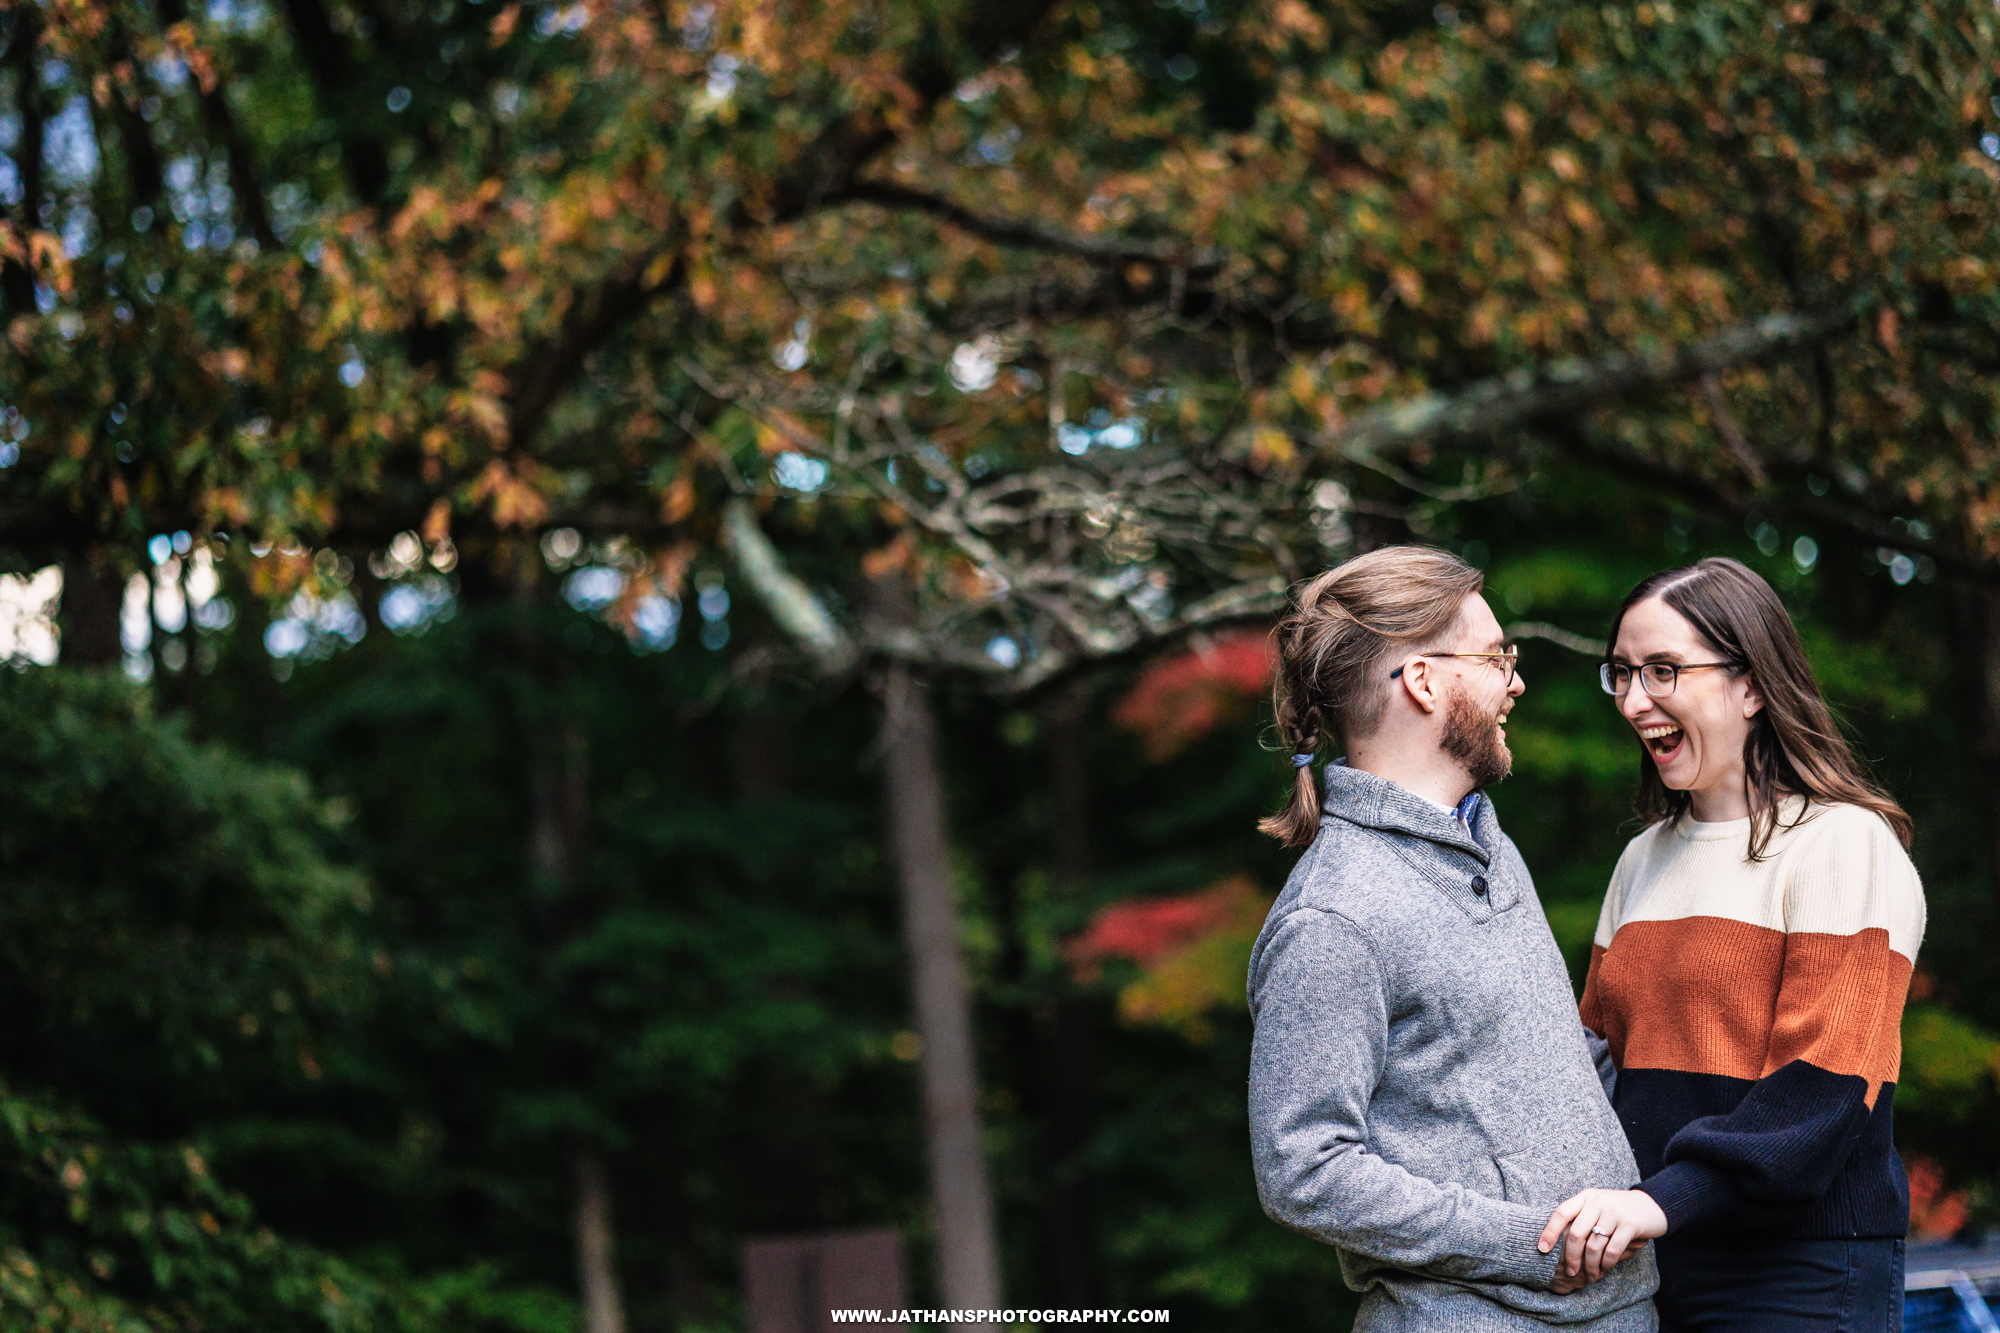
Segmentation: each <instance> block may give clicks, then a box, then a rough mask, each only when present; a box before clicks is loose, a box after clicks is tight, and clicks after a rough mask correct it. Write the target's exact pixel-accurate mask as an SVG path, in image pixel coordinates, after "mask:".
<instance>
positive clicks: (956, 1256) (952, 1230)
mask: <svg viewBox="0 0 2000 1333" xmlns="http://www.w3.org/2000/svg"><path fill="white" fill-rule="evenodd" d="M883 714H884V716H883V753H884V766H883V780H884V784H885V786H886V793H885V794H886V796H887V798H888V807H889V832H890V841H891V843H892V850H893V854H894V858H895V864H896V873H897V878H898V879H899V880H900V881H901V886H902V893H903V932H904V937H905V939H906V941H907V944H908V948H909V954H910V977H911V986H910V989H911V991H912V992H913V993H914V998H915V1001H916V1011H917V1035H918V1036H919V1037H920V1038H921V1039H922V1041H923V1053H922V1056H921V1058H920V1068H921V1070H922V1074H923V1082H924V1131H925V1133H924V1138H925V1147H926V1149H927V1150H928V1155H929V1158H930V1171H931V1199H932V1205H933V1207H934V1209H935V1211H936V1214H937V1230H938V1270H939V1276H940V1278H941V1280H942V1283H943V1288H944V1303H945V1304H946V1305H947V1306H951V1307H954V1308H959V1309H985V1310H991V1309H997V1308H999V1306H1000V1254H999V1247H998V1244H997V1241H996V1238H995V1234H994V1225H993V1200H992V1195H991V1193H990V1192H989V1190H988V1188H987V1183H986V1159H985V1155H984V1151H983V1148H982V1145H981V1142H980V1126H979V1101H978V1091H979V1082H978V1075H977V1072H976V1070H975V1067H974V1060H973V1049H972V997H971V994H970V990H969V988H968V986H967V982H966V973H965V962H964V960H963V958H961V957H960V955H959V949H958V910H957V904H956V902H955V901H954V899H953V895H952V885H951V857H950V850H951V842H950V836H949V834H948V832H947V830H946V827H945V816H944V790H943V783H942V781H941V780H940V778H939V775H938V763H937V723H936V720H935V718H934V717H933V716H932V713H931V702H930V696H929V692H928V691H927V690H926V689H925V687H924V686H923V684H922V683H921V682H919V681H918V680H917V679H916V677H915V676H914V675H912V674H911V672H910V669H909V667H908V666H906V665H905V664H903V663H901V662H895V663H892V664H891V665H890V666H889V668H888V672H887V679H886V682H885V686H884V690H883Z"/></svg>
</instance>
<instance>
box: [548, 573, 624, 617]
mask: <svg viewBox="0 0 2000 1333" xmlns="http://www.w3.org/2000/svg"><path fill="white" fill-rule="evenodd" d="M624 591H625V575H624V573H623V572H622V571H620V570H616V569H613V568H611V567H610V566H609V565H586V566H585V567H584V568H582V569H579V570H577V571H576V572H575V573H574V574H571V575H570V576H569V577H568V578H567V579H565V580H563V599H564V600H565V601H567V602H568V603H569V604H570V605H571V606H573V607H575V608H576V609H577V610H579V611H602V610H603V609H604V608H605V607H607V606H609V605H611V604H612V603H613V602H615V601H617V600H618V595H619V594H620V593H622V592H624Z"/></svg>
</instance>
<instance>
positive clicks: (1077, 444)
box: [1056, 408, 1146, 457]
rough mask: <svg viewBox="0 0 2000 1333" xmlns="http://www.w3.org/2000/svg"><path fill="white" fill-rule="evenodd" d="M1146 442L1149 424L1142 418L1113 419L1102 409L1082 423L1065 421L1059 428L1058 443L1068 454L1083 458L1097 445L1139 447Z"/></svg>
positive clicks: (1116, 447) (1124, 447)
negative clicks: (1147, 425)
mask: <svg viewBox="0 0 2000 1333" xmlns="http://www.w3.org/2000/svg"><path fill="white" fill-rule="evenodd" d="M1145 442H1146V423H1145V421H1144V420H1143V419H1142V418H1140V417H1119V418H1117V419H1115V420H1114V419H1113V418H1112V417H1111V415H1110V413H1108V412H1105V411H1103V410H1102V409H1101V408H1100V409H1099V410H1097V411H1095V412H1092V413H1091V414H1090V419H1089V420H1088V421H1087V422H1085V423H1084V424H1082V425H1078V424H1077V423H1075V422H1070V421H1066V422H1064V423H1063V424H1062V425H1060V426H1057V427H1056V444H1057V446H1058V447H1060V448H1061V449H1062V451H1063V452H1064V453H1066V454H1071V455H1074V456H1077V457H1081V456H1082V455H1084V454H1087V453H1089V452H1090V451H1091V449H1092V448H1093V447H1095V446H1097V445H1102V446H1104V447H1105V448H1107V449H1136V448H1137V447H1138V446H1140V445H1141V444H1144V443H1145Z"/></svg>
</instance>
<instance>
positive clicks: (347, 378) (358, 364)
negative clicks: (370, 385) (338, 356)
mask: <svg viewBox="0 0 2000 1333" xmlns="http://www.w3.org/2000/svg"><path fill="white" fill-rule="evenodd" d="M367 378H368V366H367V363H366V362H364V361H362V359H361V353H360V352H358V351H356V350H355V349H354V348H353V347H352V346H349V347H348V349H347V359H346V360H345V361H342V362H341V363H340V382H341V383H342V384H345V385H346V386H347V387H348V388H350V389H358V388H360V387H361V381H363V380H365V379H367Z"/></svg>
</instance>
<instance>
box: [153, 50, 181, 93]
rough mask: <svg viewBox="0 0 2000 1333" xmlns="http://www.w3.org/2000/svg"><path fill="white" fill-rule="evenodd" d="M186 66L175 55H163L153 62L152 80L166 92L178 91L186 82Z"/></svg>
mask: <svg viewBox="0 0 2000 1333" xmlns="http://www.w3.org/2000/svg"><path fill="white" fill-rule="evenodd" d="M187 76H188V68H187V66H186V65H184V64H182V63H181V58H180V57H179V56H175V55H164V56H161V57H160V58H159V59H158V60H155V61H154V62H153V82H155V83H157V84H159V85H160V86H161V87H162V88H165V89H166V90H167V91H168V92H178V91H179V90H180V88H181V85H182V84H184V83H186V82H187Z"/></svg>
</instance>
